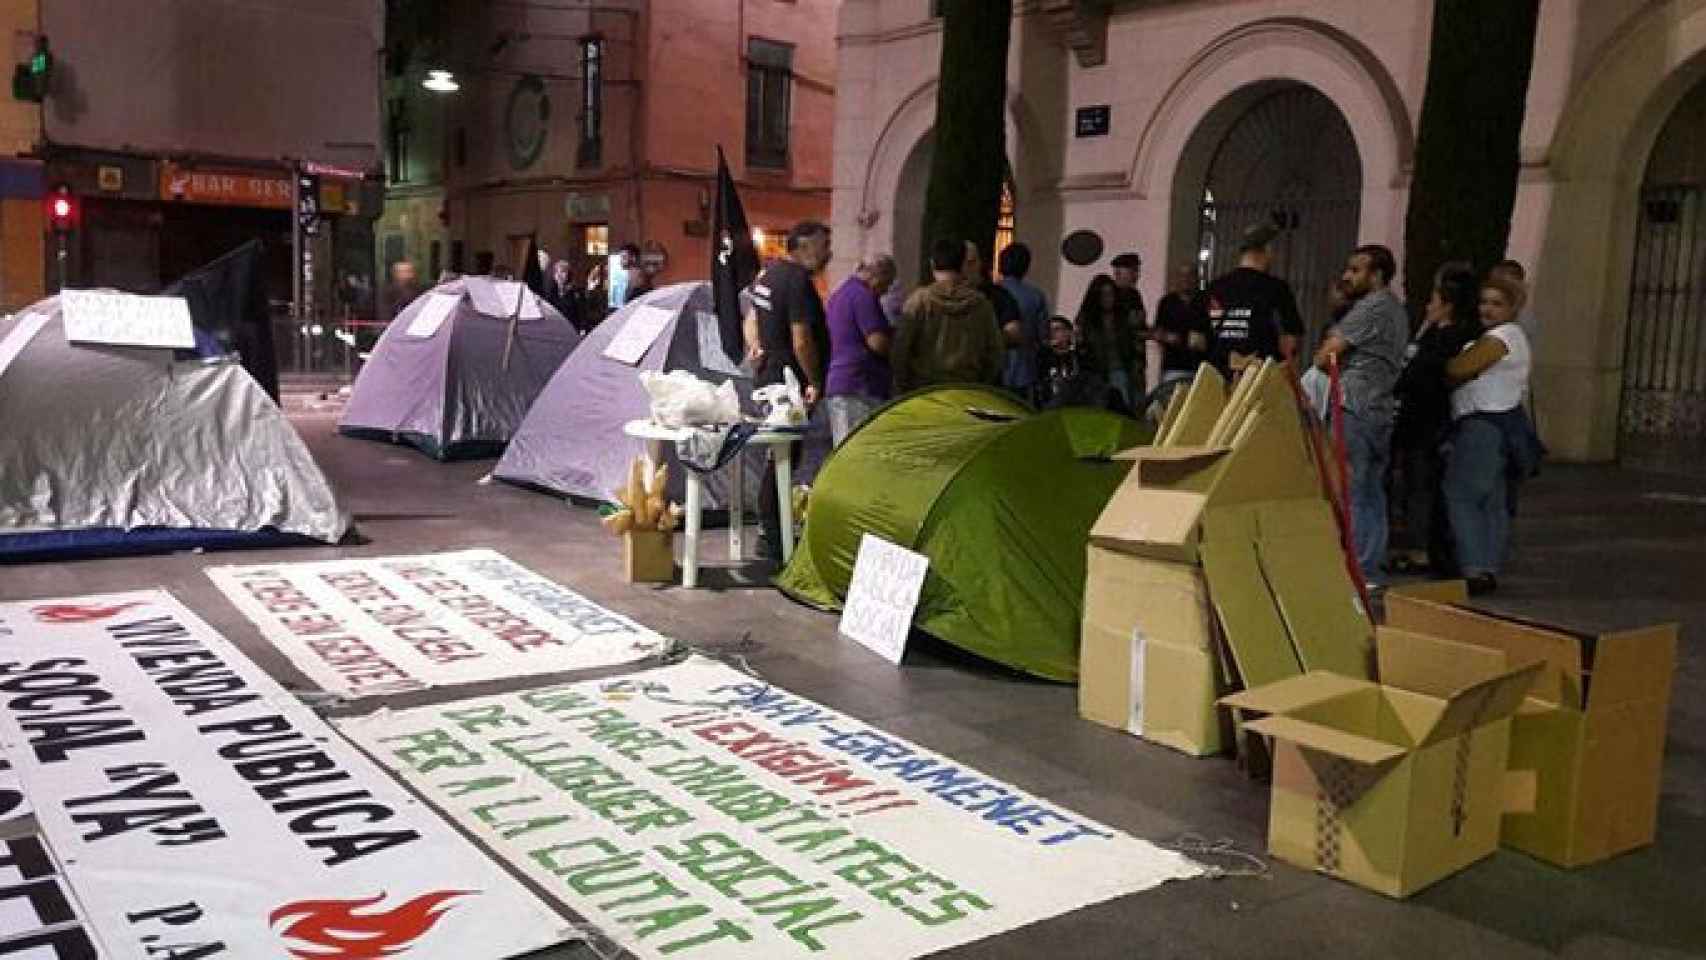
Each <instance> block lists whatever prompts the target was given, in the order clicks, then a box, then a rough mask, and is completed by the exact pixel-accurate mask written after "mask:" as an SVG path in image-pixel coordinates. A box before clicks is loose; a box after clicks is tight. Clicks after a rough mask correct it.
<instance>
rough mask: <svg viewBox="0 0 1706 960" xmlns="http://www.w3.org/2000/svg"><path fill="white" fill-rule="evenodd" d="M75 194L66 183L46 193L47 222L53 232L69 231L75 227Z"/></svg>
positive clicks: (76, 209) (76, 211) (76, 208)
mask: <svg viewBox="0 0 1706 960" xmlns="http://www.w3.org/2000/svg"><path fill="white" fill-rule="evenodd" d="M77 219H78V207H77V196H76V194H74V193H72V192H71V188H70V187H69V186H67V185H66V184H63V183H61V184H59V185H57V186H55V187H54V188H53V189H52V190H51V191H49V192H48V195H47V222H48V224H49V225H51V226H52V227H53V232H54V233H70V232H71V231H72V230H75V229H77Z"/></svg>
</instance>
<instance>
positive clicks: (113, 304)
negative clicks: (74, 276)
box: [59, 290, 195, 350]
mask: <svg viewBox="0 0 1706 960" xmlns="http://www.w3.org/2000/svg"><path fill="white" fill-rule="evenodd" d="M59 311H60V317H61V319H62V320H63V321H64V324H65V339H67V340H70V341H72V342H73V343H106V344H113V345H115V346H130V347H172V348H176V349H179V350H193V349H195V327H194V325H193V324H192V323H191V322H190V305H189V303H188V302H187V301H186V300H184V298H183V297H140V296H137V295H136V294H133V293H112V292H97V291H94V290H61V291H60V292H59Z"/></svg>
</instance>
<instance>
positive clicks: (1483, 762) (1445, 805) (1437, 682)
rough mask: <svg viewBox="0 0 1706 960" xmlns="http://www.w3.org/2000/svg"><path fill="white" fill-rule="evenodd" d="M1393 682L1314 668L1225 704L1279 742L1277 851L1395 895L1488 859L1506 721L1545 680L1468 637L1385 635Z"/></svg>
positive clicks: (1385, 667)
mask: <svg viewBox="0 0 1706 960" xmlns="http://www.w3.org/2000/svg"><path fill="white" fill-rule="evenodd" d="M1377 651H1378V657H1379V665H1380V674H1381V677H1382V678H1383V679H1384V681H1385V682H1384V683H1379V684H1377V683H1373V682H1370V681H1366V680H1357V679H1353V678H1351V677H1345V676H1341V675H1339V674H1335V673H1329V672H1325V671H1314V672H1310V673H1306V674H1303V675H1301V676H1297V677H1291V678H1289V679H1286V680H1282V681H1280V682H1279V683H1276V684H1272V685H1269V686H1266V687H1262V688H1260V689H1255V690H1247V691H1245V692H1243V693H1240V694H1235V695H1233V696H1230V697H1227V698H1225V699H1224V700H1222V701H1221V702H1222V703H1224V704H1226V705H1228V706H1231V707H1236V708H1238V709H1240V710H1243V711H1245V712H1246V713H1260V714H1265V716H1263V717H1262V718H1261V719H1259V720H1254V721H1251V722H1248V723H1246V724H1245V728H1246V729H1247V730H1249V731H1251V732H1255V733H1260V734H1263V735H1264V736H1267V737H1269V738H1271V739H1272V741H1273V744H1274V783H1273V792H1272V796H1273V802H1272V805H1271V807H1270V812H1269V820H1268V849H1269V852H1271V853H1272V854H1273V855H1274V856H1276V857H1278V858H1279V859H1281V860H1285V861H1286V862H1288V863H1292V864H1295V865H1297V866H1300V867H1303V868H1305V869H1311V870H1316V871H1319V872H1321V873H1325V874H1328V875H1330V876H1334V877H1338V878H1340V879H1343V880H1347V881H1350V882H1351V883H1355V884H1358V885H1359V886H1363V887H1367V888H1369V889H1371V890H1375V891H1378V892H1380V893H1384V894H1386V895H1388V896H1392V897H1407V896H1409V895H1410V894H1413V893H1415V892H1416V891H1418V890H1421V889H1422V888H1424V887H1426V886H1428V885H1430V884H1432V883H1435V882H1437V881H1439V880H1441V879H1443V878H1445V877H1447V876H1450V875H1451V874H1453V873H1456V872H1457V871H1459V870H1461V869H1463V868H1464V867H1467V866H1469V865H1470V864H1472V863H1474V862H1476V861H1477V860H1480V859H1482V858H1483V857H1486V856H1487V855H1489V854H1491V853H1492V852H1493V850H1494V849H1496V848H1497V847H1498V842H1499V820H1500V817H1501V815H1502V813H1503V812H1504V807H1505V793H1506V783H1505V764H1506V760H1507V758H1508V751H1509V747H1510V722H1509V718H1510V717H1511V715H1512V714H1514V713H1515V712H1516V710H1517V708H1518V707H1519V706H1520V705H1521V703H1522V701H1523V698H1524V697H1525V696H1526V695H1527V692H1528V689H1529V687H1530V686H1531V685H1532V684H1533V682H1534V680H1535V678H1536V677H1537V676H1538V675H1539V674H1540V670H1541V668H1540V666H1539V665H1538V664H1534V665H1530V666H1528V667H1524V668H1521V669H1512V668H1510V667H1509V666H1508V665H1507V664H1506V663H1505V660H1504V658H1503V657H1502V656H1499V655H1498V654H1496V653H1494V652H1492V651H1488V650H1484V649H1482V648H1478V647H1474V646H1471V645H1467V644H1458V643H1452V642H1450V641H1446V640H1440V639H1438V638H1434V637H1427V636H1421V635H1405V634H1400V633H1398V632H1397V631H1391V630H1386V629H1382V630H1381V631H1380V632H1379V634H1378V636H1377Z"/></svg>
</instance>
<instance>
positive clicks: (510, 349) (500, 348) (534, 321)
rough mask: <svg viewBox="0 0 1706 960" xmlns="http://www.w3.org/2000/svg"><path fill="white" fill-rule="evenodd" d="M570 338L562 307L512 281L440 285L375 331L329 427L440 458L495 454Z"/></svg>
mask: <svg viewBox="0 0 1706 960" xmlns="http://www.w3.org/2000/svg"><path fill="white" fill-rule="evenodd" d="M518 298H519V299H518ZM518 311H519V313H520V315H519V316H516V314H517V312H518ZM512 317H513V318H514V319H512ZM579 341H580V334H578V333H576V332H575V329H574V327H572V326H570V325H569V322H568V321H567V320H565V319H563V316H562V314H560V313H558V312H557V311H556V309H555V308H554V307H552V306H551V305H550V304H548V303H546V302H545V301H544V300H542V299H540V298H539V297H537V296H534V295H533V293H532V292H531V291H529V290H527V288H526V287H524V286H522V285H521V284H519V283H514V282H511V283H498V282H495V281H493V280H491V279H490V278H488V277H468V278H466V279H463V280H457V281H454V282H452V283H447V284H443V285H441V286H439V287H437V288H436V289H434V290H432V291H430V292H428V293H426V294H423V295H421V296H420V297H419V298H417V299H416V300H415V302H414V303H411V304H410V305H409V306H408V308H407V309H405V310H404V311H403V312H402V313H400V314H398V316H397V318H396V319H395V320H394V321H392V323H391V325H390V327H388V328H387V329H386V330H385V334H384V335H383V336H381V337H380V338H379V342H378V343H377V344H375V345H374V347H373V353H372V355H371V356H370V357H368V359H367V362H366V364H365V365H363V366H362V368H361V373H360V375H359V376H357V377H356V380H355V388H354V391H353V392H352V393H351V396H350V401H349V406H348V407H347V408H346V409H345V411H344V416H343V419H342V420H341V421H339V424H338V429H339V430H340V431H342V432H343V433H346V434H349V435H351V436H360V437H368V438H370V439H377V440H389V441H393V442H399V443H408V444H411V445H413V446H415V447H418V448H420V449H421V451H423V452H424V453H426V454H427V455H428V456H430V457H433V458H435V459H439V460H452V459H463V458H474V457H491V456H496V455H497V454H498V453H500V452H501V451H502V450H503V448H504V445H505V444H507V443H509V439H510V437H511V436H512V435H514V433H515V429H516V427H518V426H520V424H521V420H522V418H523V417H524V416H526V414H527V408H528V407H530V406H532V405H533V400H534V398H535V397H537V396H538V395H539V391H540V390H541V389H542V388H543V387H544V386H545V383H546V382H547V381H548V380H550V379H551V374H552V373H554V372H556V370H557V368H558V367H559V366H561V365H562V362H563V358H565V357H567V356H568V355H569V352H570V351H571V350H573V349H574V348H575V344H576V343H578V342H579Z"/></svg>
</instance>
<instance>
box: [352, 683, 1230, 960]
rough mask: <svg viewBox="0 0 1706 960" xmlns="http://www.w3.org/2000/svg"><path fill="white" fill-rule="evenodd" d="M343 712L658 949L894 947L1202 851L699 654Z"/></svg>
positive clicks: (718, 957)
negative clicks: (1088, 814)
mask: <svg viewBox="0 0 1706 960" xmlns="http://www.w3.org/2000/svg"><path fill="white" fill-rule="evenodd" d="M335 722H336V723H337V724H338V727H339V729H341V730H342V731H343V732H344V733H345V734H346V735H348V736H350V737H351V738H352V739H354V740H355V741H356V742H358V743H360V744H361V745H362V746H364V747H365V748H366V749H367V750H369V751H370V752H371V753H372V754H373V755H374V756H375V757H377V758H378V759H379V760H380V762H382V763H385V764H387V765H389V766H390V767H392V768H393V769H394V770H396V771H397V772H398V773H399V774H400V775H401V776H402V777H403V778H404V779H405V780H407V781H408V782H409V783H411V784H413V785H414V786H415V787H417V788H418V789H419V790H421V791H422V792H423V793H424V794H425V795H426V796H427V797H428V798H429V799H430V800H431V801H432V802H433V803H434V804H435V805H437V806H439V808H440V809H443V810H445V811H446V812H448V813H449V814H450V815H452V816H454V817H455V818H456V820H457V821H458V822H459V823H461V824H462V825H463V826H465V827H467V828H468V829H469V830H471V831H473V832H474V834H475V835H476V836H477V837H479V838H480V839H482V840H484V841H485V842H486V843H488V844H489V845H490V846H491V847H493V848H494V849H495V850H496V851H498V852H499V854H500V855H501V856H503V857H504V859H505V860H506V861H507V862H508V863H510V864H511V865H512V866H514V867H516V868H517V869H520V870H522V871H523V872H525V873H526V874H527V875H529V876H531V877H532V878H533V879H535V880H537V881H538V882H539V883H540V884H541V885H542V886H543V887H544V888H545V889H546V890H548V891H550V892H552V893H553V894H555V895H556V896H559V897H561V898H562V899H563V900H564V901H565V902H567V903H568V905H569V906H570V907H572V908H573V909H574V910H575V912H576V913H578V914H580V915H581V916H584V917H586V918H587V919H588V920H590V921H592V922H593V923H594V924H596V925H598V926H599V927H600V928H601V929H602V930H603V931H604V932H605V934H606V935H607V936H609V937H610V938H612V939H613V940H615V941H616V942H617V943H619V944H620V945H621V946H622V947H624V948H625V949H627V950H629V951H631V952H632V953H633V954H634V955H635V956H638V957H641V958H649V960H655V958H660V957H670V958H673V960H687V958H691V960H749V958H754V957H762V958H764V960H788V958H806V957H892V958H897V960H898V958H904V957H916V956H919V955H922V954H927V953H933V952H935V951H938V950H945V949H947V948H949V947H952V946H956V945H958V944H963V943H969V942H971V941H974V940H978V939H981V938H983V937H988V936H993V935H995V934H998V933H1002V932H1004V931H1007V930H1011V929H1013V928H1015V927H1020V926H1023V925H1025V924H1029V923H1034V922H1036V921H1038V920H1042V919H1044V918H1047V917H1052V916H1055V915H1057V914H1061V913H1065V912H1067V911H1069V910H1075V909H1078V908H1079V907H1083V906H1087V905H1089V904H1093V903H1099V902H1101V901H1104V900H1109V899H1112V898H1114V897H1119V896H1124V895H1126V894H1131V893H1136V892H1139V891H1142V890H1146V889H1149V888H1150V887H1153V886H1156V885H1158V884H1160V883H1163V882H1165V881H1167V880H1171V879H1175V878H1184V877H1193V876H1197V875H1199V874H1200V873H1201V868H1199V867H1198V866H1196V865H1195V864H1194V863H1192V862H1190V861H1189V860H1186V859H1185V858H1184V857H1182V856H1180V855H1179V854H1177V853H1173V852H1170V851H1166V850H1162V849H1159V848H1157V847H1155V846H1152V845H1150V844H1148V843H1145V842H1143V841H1141V840H1137V839H1135V838H1132V837H1130V836H1126V835H1125V834H1122V833H1119V832H1118V831H1116V830H1113V829H1112V828H1109V827H1107V826H1104V825H1102V824H1100V823H1097V822H1095V821H1093V820H1088V819H1086V818H1084V817H1081V816H1079V815H1077V814H1075V813H1073V812H1072V811H1070V810H1066V809H1064V808H1062V807H1060V806H1058V805H1057V804H1053V803H1050V802H1049V801H1047V800H1043V799H1040V798H1038V797H1034V796H1031V795H1029V794H1026V793H1024V792H1022V791H1020V790H1018V789H1015V788H1014V787H1011V786H1008V785H1007V784H1004V783H1001V782H1000V781H998V780H995V779H993V778H991V777H988V776H985V775H984V774H982V773H979V772H978V771H976V770H974V769H971V768H969V767H966V766H963V765H961V764H958V763H955V762H954V761H953V760H950V759H948V758H946V757H942V756H940V755H937V754H934V753H931V752H929V751H927V750H923V749H920V748H918V747H915V746H913V745H912V744H909V743H907V742H906V741H904V740H901V739H899V738H897V737H894V736H891V735H889V734H886V733H884V732H882V731H881V730H877V729H874V728H872V727H870V726H869V725H867V724H864V723H861V722H860V721H858V720H855V719H853V718H852V717H848V716H845V715H843V714H840V713H837V712H835V711H834V710H829V709H826V708H824V707H821V706H819V705H817V704H815V703H812V702H811V701H809V700H804V699H801V698H799V697H795V696H792V695H790V694H788V693H786V692H784V691H782V690H779V689H777V688H775V687H773V686H770V685H769V684H767V683H764V682H763V681H760V680H756V679H754V678H752V677H750V676H747V675H746V674H743V673H740V672H739V671H736V670H732V669H730V668H728V667H725V666H723V665H721V664H718V663H715V662H712V661H710V660H706V659H703V658H694V659H691V660H688V661H687V662H685V663H682V664H680V665H677V666H673V667H668V668H664V669H660V670H656V671H652V672H648V673H644V674H640V675H638V676H635V677H633V678H630V679H625V680H616V681H603V682H589V683H580V684H570V685H564V686H558V687H553V688H548V689H542V690H534V691H530V692H525V693H517V694H506V695H502V696H494V697H484V698H481V699H477V700H468V701H463V702H460V703H455V704H446V705H442V706H434V707H422V708H419V709H413V710H404V711H396V712H382V713H377V714H373V715H370V716H367V717H354V718H349V719H344V720H338V721H335Z"/></svg>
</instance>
